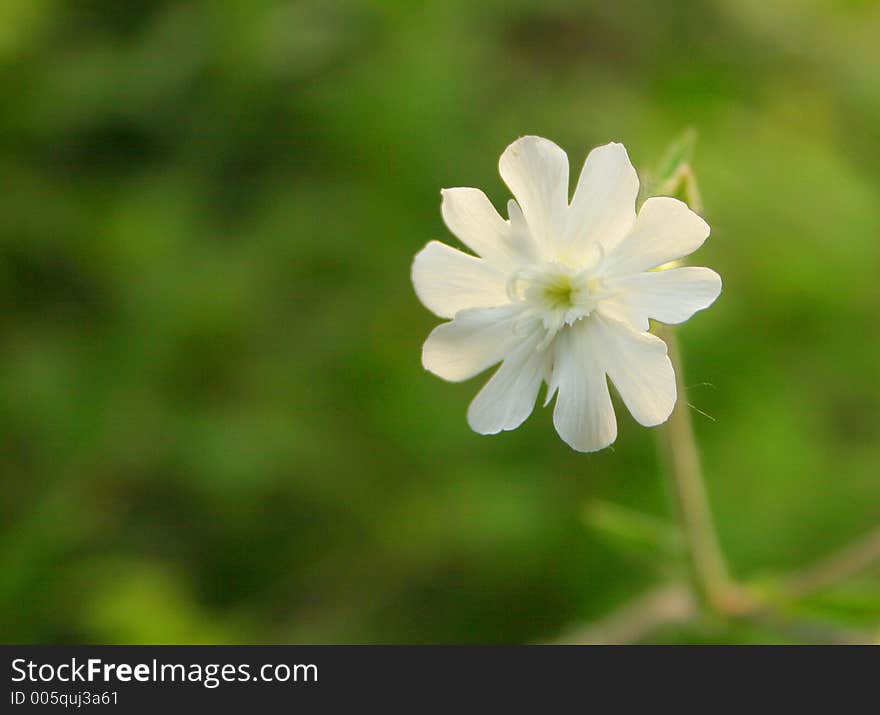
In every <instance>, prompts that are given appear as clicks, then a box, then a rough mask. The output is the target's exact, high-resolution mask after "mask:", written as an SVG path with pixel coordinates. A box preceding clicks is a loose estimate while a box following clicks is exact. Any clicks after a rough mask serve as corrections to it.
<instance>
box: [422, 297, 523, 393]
mask: <svg viewBox="0 0 880 715" xmlns="http://www.w3.org/2000/svg"><path fill="white" fill-rule="evenodd" d="M519 316H520V308H518V307H516V306H513V305H506V306H503V307H500V308H472V309H470V310H463V311H461V312H460V313H458V314H457V315H456V316H455V319H454V320H452V321H450V322H448V323H443V324H442V325H438V326H437V327H436V328H434V330H432V331H431V334H430V335H429V336H428V339H427V340H426V341H425V344H424V346H422V365H423V366H424V367H425V369H426V370H430V371H431V372H433V373H434V374H435V375H438V376H440V377H442V378H443V379H444V380H450V381H451V382H459V381H461V380H467V379H468V378H471V377H473V376H474V375H477V374H479V373H481V372H483V370H486V369H487V368H490V367H491V366H492V365H494V364H495V363H497V362H500V361H501V360H503V359H504V357H505V356H506V355H507V354H508V353H509V352H510V351H511V350H512V349H513V348H514V347H515V346H516V345H517V344H518V343H520V342H521V341H522V340H523V337H522V336H521V335H517V334H516V333H515V332H514V330H513V328H514V323H515V321H516V319H517V318H518V317H519Z"/></svg>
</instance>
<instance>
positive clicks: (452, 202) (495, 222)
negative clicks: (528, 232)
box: [440, 187, 510, 264]
mask: <svg viewBox="0 0 880 715" xmlns="http://www.w3.org/2000/svg"><path fill="white" fill-rule="evenodd" d="M440 195H441V196H442V202H441V205H440V213H441V214H443V220H444V221H445V222H446V226H447V227H448V228H449V230H450V231H452V233H453V234H455V236H457V237H458V239H459V240H460V241H461V242H462V243H464V244H465V245H466V246H467V247H468V248H470V249H471V250H472V251H474V252H475V253H476V254H477V255H479V256H482V257H483V258H485V259H486V260H489V261H491V262H500V263H502V264H507V263H508V262H509V255H508V254H509V249H508V247H507V237H508V234H509V233H510V224H509V223H508V222H507V221H505V220H504V219H503V218H501V216H499V215H498V212H497V211H496V210H495V207H494V206H492V203H491V202H490V201H489V198H488V197H487V196H486V194H484V193H483V192H482V191H480V190H479V189H472V188H468V187H458V188H454V189H443V190H442V191H441V192H440Z"/></svg>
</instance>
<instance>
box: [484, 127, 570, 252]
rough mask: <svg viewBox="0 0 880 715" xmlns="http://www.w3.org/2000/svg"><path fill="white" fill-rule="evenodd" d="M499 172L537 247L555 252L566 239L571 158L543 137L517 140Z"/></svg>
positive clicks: (503, 159)
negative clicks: (563, 233) (557, 246)
mask: <svg viewBox="0 0 880 715" xmlns="http://www.w3.org/2000/svg"><path fill="white" fill-rule="evenodd" d="M498 169H499V171H500V173H501V178H502V179H504V183H506V184H507V186H508V187H509V188H510V190H511V192H513V195H514V196H515V197H516V200H517V202H518V203H519V206H520V208H521V209H522V211H523V214H524V215H525V217H526V221H527V222H528V225H529V229H530V230H531V233H532V236H533V237H534V239H535V241H536V243H537V244H538V245H539V246H541V247H542V248H543V249H544V251H545V252H546V251H551V250H553V249H554V247H555V246H556V244H557V242H558V241H559V240H560V239H561V238H562V231H563V230H564V228H565V216H566V212H567V209H568V156H566V154H565V152H564V151H562V149H560V148H559V147H558V146H556V144H554V143H553V142H551V141H550V140H548V139H542V138H541V137H534V136H527V137H521V138H519V139H517V140H516V141H515V142H513V144H511V145H510V146H509V147H507V149H505V150H504V153H503V154H502V155H501V160H500V161H499V163H498Z"/></svg>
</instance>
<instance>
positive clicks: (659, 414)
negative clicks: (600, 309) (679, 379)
mask: <svg viewBox="0 0 880 715" xmlns="http://www.w3.org/2000/svg"><path fill="white" fill-rule="evenodd" d="M590 321H591V323H592V324H593V326H594V330H595V331H596V340H597V342H598V344H600V345H601V353H602V360H603V364H604V368H605V372H606V373H607V374H608V377H610V378H611V382H613V383H614V387H615V388H616V389H617V392H618V393H619V394H620V397H621V399H622V400H623V402H624V404H625V405H626V407H627V409H628V410H629V411H630V412H631V413H632V416H633V417H634V418H635V419H636V422H638V423H639V424H641V425H644V426H645V427H653V426H654V425H659V424H661V423H663V422H665V421H666V420H667V419H668V418H669V415H670V414H672V408H673V407H675V399H676V388H675V372H674V371H673V369H672V362H671V361H670V360H669V356H668V355H667V354H666V343H664V342H663V341H662V340H661V339H660V338H658V337H657V336H655V335H651V334H650V333H642V332H638V331H636V330H633V329H632V328H631V327H630V326H628V325H626V324H624V323H619V322H617V321H612V320H610V319H608V318H607V317H604V316H602V315H600V314H594V315H593V316H591V318H590Z"/></svg>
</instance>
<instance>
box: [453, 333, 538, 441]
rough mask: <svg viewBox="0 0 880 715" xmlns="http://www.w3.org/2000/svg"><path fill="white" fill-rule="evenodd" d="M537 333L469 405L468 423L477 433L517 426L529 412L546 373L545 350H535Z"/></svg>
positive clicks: (524, 343)
mask: <svg viewBox="0 0 880 715" xmlns="http://www.w3.org/2000/svg"><path fill="white" fill-rule="evenodd" d="M540 339H541V334H540V333H539V332H538V333H536V334H534V335H532V336H531V337H530V338H529V339H528V340H526V341H524V342H522V343H520V344H519V345H518V346H517V347H516V348H514V350H513V351H512V352H511V353H510V354H509V355H508V356H507V357H506V358H505V359H504V362H503V363H501V367H499V368H498V370H497V371H496V373H495V374H494V375H492V377H491V379H490V380H489V382H487V383H486V384H485V385H484V386H483V389H482V390H480V391H479V393H477V396H476V397H475V398H474V400H473V402H471V404H470V407H468V413H467V417H468V424H469V425H470V426H471V429H472V430H473V431H474V432H477V433H479V434H496V433H498V432H501V431H502V430H512V429H516V428H517V427H519V426H520V425H521V424H522V423H523V422H525V420H526V418H527V417H528V416H529V415H530V414H531V413H532V410H533V409H534V407H535V400H536V399H537V398H538V390H540V389H541V383H542V382H543V381H544V375H546V374H547V367H548V363H549V361H550V357H549V355H548V351H546V350H545V351H540V352H539V351H538V350H537V346H538V343H539V342H540Z"/></svg>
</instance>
